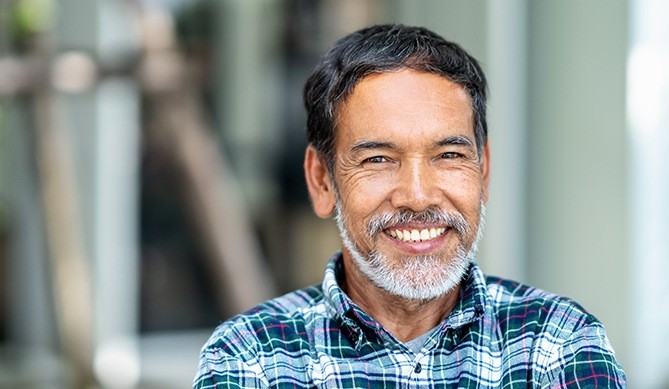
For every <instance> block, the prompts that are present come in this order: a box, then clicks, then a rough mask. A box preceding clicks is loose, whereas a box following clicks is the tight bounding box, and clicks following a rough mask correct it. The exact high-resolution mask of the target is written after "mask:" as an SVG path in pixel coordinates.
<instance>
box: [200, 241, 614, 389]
mask: <svg viewBox="0 0 669 389" xmlns="http://www.w3.org/2000/svg"><path fill="white" fill-rule="evenodd" d="M341 262H342V260H341V254H338V255H335V256H334V257H333V258H332V259H331V260H330V262H329V263H328V265H327V267H326V271H325V277H324V280H323V284H322V285H320V286H313V287H309V288H305V289H302V290H299V291H296V292H293V293H290V294H287V295H285V296H282V297H279V298H276V299H274V300H271V301H268V302H266V303H263V304H261V305H259V306H258V307H256V308H254V309H252V310H250V311H248V312H246V313H244V314H241V315H238V316H236V317H234V318H232V319H230V320H228V321H226V322H224V323H223V324H221V325H220V326H219V327H218V328H217V329H216V330H215V331H214V333H213V335H212V336H211V338H210V339H209V341H208V342H207V343H206V344H205V345H204V347H203V349H202V353H201V358H200V364H199V368H198V372H197V374H196V376H195V380H194V386H193V387H194V388H266V387H271V388H295V387H297V388H312V387H319V388H396V387H403V388H413V387H416V388H526V387H532V388H595V387H596V388H624V387H626V379H625V373H624V372H623V370H622V367H621V366H620V365H619V364H618V362H617V361H616V359H615V356H614V352H613V349H612V348H611V345H610V344H609V341H608V339H607V336H606V331H605V330H604V327H603V326H602V324H601V323H600V322H599V321H598V320H597V319H596V318H595V317H594V316H592V315H590V314H588V313H587V312H586V311H585V310H584V309H583V308H581V307H580V306H579V305H578V304H576V303H575V302H573V301H571V300H569V299H566V298H563V297H559V296H556V295H553V294H549V293H547V292H544V291H541V290H539V289H536V288H532V287H529V286H526V285H522V284H519V283H516V282H513V281H509V280H505V279H501V278H496V277H485V276H484V275H483V273H482V272H481V270H480V268H479V267H478V266H477V265H476V264H475V263H473V262H472V263H471V265H470V268H469V272H468V275H467V276H466V279H465V280H463V284H462V286H461V289H460V296H459V300H458V303H457V304H456V306H455V307H454V308H453V310H452V311H451V313H450V314H449V316H448V317H447V318H446V319H444V321H443V322H442V323H441V324H440V326H439V327H438V328H437V329H436V330H435V331H433V333H432V334H431V335H430V336H429V337H428V339H427V341H426V342H425V344H424V345H423V347H422V349H421V350H420V352H418V353H414V352H412V351H411V350H410V349H409V348H408V347H407V346H406V345H405V344H404V343H402V342H401V341H399V340H397V339H396V338H395V337H394V336H393V335H392V334H390V333H389V332H388V331H387V330H386V329H385V328H383V326H381V325H380V324H379V323H378V322H376V321H375V320H374V319H372V318H371V317H370V316H368V315H367V314H366V313H365V312H363V311H362V310H361V309H360V308H359V307H357V306H356V305H355V304H354V303H353V302H352V301H351V300H350V299H349V298H348V296H347V295H346V294H345V293H344V292H343V291H342V289H341V288H340V287H339V285H338V283H337V277H338V276H339V275H341V274H342V269H341Z"/></svg>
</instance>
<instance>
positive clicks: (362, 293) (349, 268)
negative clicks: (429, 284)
mask: <svg viewBox="0 0 669 389" xmlns="http://www.w3.org/2000/svg"><path fill="white" fill-rule="evenodd" d="M344 277H345V278H344V282H343V285H342V288H343V289H344V291H345V292H346V294H347V295H348V296H349V297H350V298H351V300H353V302H354V303H356V304H357V305H358V306H359V307H360V308H362V310H364V311H365V312H366V313H367V314H368V315H370V316H371V317H373V318H374V320H376V321H378V322H379V323H380V324H381V325H383V327H385V328H386V329H387V330H388V331H389V332H390V333H392V334H393V335H394V336H395V337H396V338H397V339H399V340H400V341H402V342H407V341H409V340H412V339H414V338H417V337H419V336H420V335H422V334H424V333H426V332H427V331H429V330H431V329H432V328H434V327H436V326H437V325H438V324H439V323H440V322H441V321H442V320H443V319H444V318H445V317H446V316H448V314H449V313H450V312H451V310H452V309H453V307H454V306H455V304H456V303H457V301H458V295H459V292H460V286H459V285H458V286H457V287H455V288H454V289H453V290H451V291H450V292H448V293H447V294H445V295H443V296H440V297H437V298H435V299H432V300H427V301H426V300H410V299H405V298H403V297H399V296H394V295H391V294H390V293H388V292H386V291H384V290H383V289H381V288H379V287H378V286H376V285H375V284H373V283H372V282H371V281H370V280H369V278H367V276H365V275H364V274H363V273H362V272H361V271H360V270H359V269H358V267H357V266H355V264H353V263H352V262H351V261H346V260H344Z"/></svg>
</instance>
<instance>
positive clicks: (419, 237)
mask: <svg viewBox="0 0 669 389" xmlns="http://www.w3.org/2000/svg"><path fill="white" fill-rule="evenodd" d="M445 232H446V228H445V227H433V228H423V229H415V228H412V229H408V228H407V229H403V228H389V229H386V230H385V233H386V234H388V235H390V236H391V237H393V238H394V239H397V240H399V241H402V242H427V241H430V240H432V239H436V238H438V237H440V236H441V235H443V234H444V233H445Z"/></svg>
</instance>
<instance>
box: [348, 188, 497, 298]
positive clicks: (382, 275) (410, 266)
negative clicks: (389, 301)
mask: <svg viewBox="0 0 669 389" xmlns="http://www.w3.org/2000/svg"><path fill="white" fill-rule="evenodd" d="M335 221H336V222H337V228H339V234H340V236H341V238H342V242H343V245H344V247H346V249H347V250H348V251H349V253H350V254H351V258H353V261H354V262H355V264H356V266H357V267H358V268H359V269H360V271H361V272H362V273H363V274H364V275H365V276H366V277H367V278H369V280H370V281H372V283H374V284H375V285H376V286H377V287H379V288H381V289H382V290H385V291H386V292H388V293H390V294H392V295H394V296H398V297H402V298H405V299H408V300H421V301H426V300H432V299H435V298H437V297H441V296H444V295H445V294H447V293H449V292H451V291H452V290H454V289H455V287H456V286H458V284H460V282H461V280H462V278H463V277H464V276H465V274H466V273H467V270H468V269H469V263H470V261H472V260H473V259H474V258H475V257H476V253H477V252H478V243H479V241H480V240H481V237H482V235H483V225H484V221H485V205H484V204H483V202H481V216H480V220H479V225H478V230H477V232H476V238H475V239H474V243H473V244H472V246H471V248H470V249H469V250H467V249H466V248H465V247H464V243H463V242H462V240H461V242H460V243H459V245H458V248H457V250H456V253H455V255H454V257H453V258H451V259H450V260H449V261H447V262H446V263H443V262H442V261H440V258H439V257H438V256H436V255H418V256H413V257H409V258H406V257H405V258H402V259H401V261H399V263H398V264H396V267H393V266H392V265H393V264H392V263H391V261H389V259H388V258H387V257H386V256H384V255H382V254H381V253H379V252H377V251H375V250H372V251H371V252H370V253H369V256H365V255H363V254H362V252H361V251H360V250H359V249H358V247H356V245H355V244H354V243H353V241H352V240H351V238H350V234H349V232H348V229H347V227H346V220H344V217H343V209H342V205H341V201H339V199H337V208H336V215H335ZM378 233H381V232H378Z"/></svg>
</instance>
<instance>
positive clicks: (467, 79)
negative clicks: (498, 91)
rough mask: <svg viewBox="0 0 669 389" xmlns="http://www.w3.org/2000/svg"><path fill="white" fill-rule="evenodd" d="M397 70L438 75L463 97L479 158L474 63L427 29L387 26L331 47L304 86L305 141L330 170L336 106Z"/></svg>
mask: <svg viewBox="0 0 669 389" xmlns="http://www.w3.org/2000/svg"><path fill="white" fill-rule="evenodd" d="M400 68H408V69H413V70H417V71H421V72H427V73H435V74H439V75H442V76H444V77H446V78H448V79H449V80H451V81H453V82H455V83H456V84H458V85H460V86H462V87H463V88H464V89H465V90H466V91H467V92H468V93H469V96H470V97H471V101H472V106H473V111H474V135H475V137H476V145H477V149H478V153H479V156H481V153H482V150H483V145H484V144H485V142H486V140H487V137H488V128H487V124H486V80H485V75H484V74H483V71H482V70H481V67H480V66H479V64H478V62H477V61H476V59H474V58H473V57H471V56H470V55H469V54H467V52H465V51H464V50H463V49H462V48H461V47H460V46H458V45H457V44H455V43H452V42H449V41H447V40H445V39H444V38H442V37H441V36H439V35H437V34H435V33H434V32H432V31H430V30H428V29H425V28H422V27H408V26H403V25H397V24H392V25H390V24H389V25H378V26H372V27H367V28H364V29H362V30H359V31H356V32H354V33H352V34H350V35H347V36H345V37H344V38H341V39H340V40H338V41H337V42H335V43H334V44H333V45H332V46H331V47H330V49H329V50H328V51H327V52H326V53H325V55H323V57H322V58H321V60H320V61H319V62H318V64H317V65H316V66H315V67H314V69H313V70H312V72H311V74H310V75H309V78H308V79H307V82H306V83H305V85H304V92H303V99H304V106H305V108H306V110H307V139H308V141H309V143H310V144H311V145H313V146H314V147H315V148H316V150H318V153H319V154H320V155H322V156H323V157H325V159H326V161H327V163H328V167H329V168H330V169H332V168H333V167H334V166H333V163H334V154H335V153H334V139H335V114H336V111H337V107H338V105H339V104H340V103H341V102H342V101H344V100H345V99H346V98H347V97H348V95H349V94H351V92H353V89H354V87H355V86H356V84H357V83H358V82H360V81H361V80H362V79H363V78H364V77H365V76H368V75H370V74H374V73H384V72H389V71H392V70H396V69H400Z"/></svg>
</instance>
